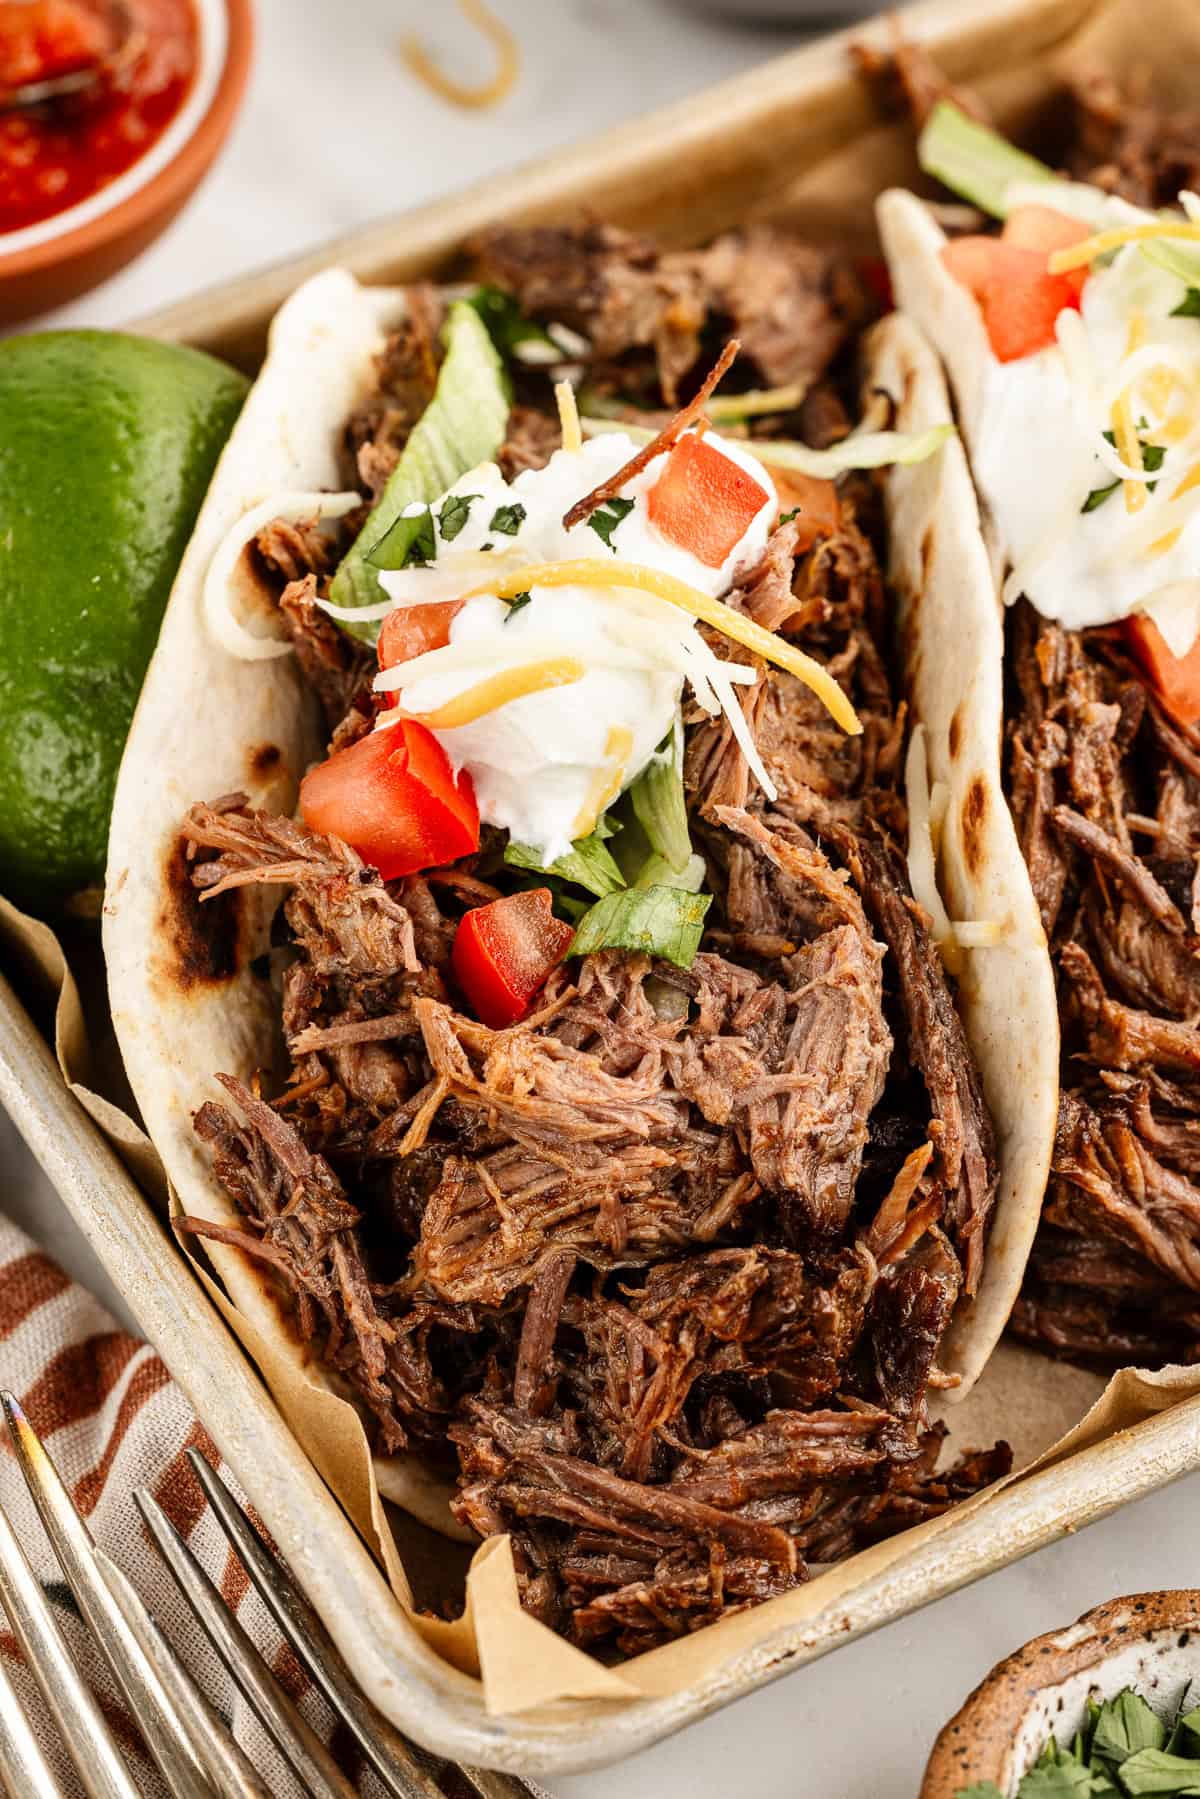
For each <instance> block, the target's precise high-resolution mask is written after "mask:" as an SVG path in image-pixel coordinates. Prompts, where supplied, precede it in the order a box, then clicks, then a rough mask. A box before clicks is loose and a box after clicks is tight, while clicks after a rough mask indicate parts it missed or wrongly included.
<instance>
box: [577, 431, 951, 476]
mask: <svg viewBox="0 0 1200 1799" xmlns="http://www.w3.org/2000/svg"><path fill="white" fill-rule="evenodd" d="M580 423H581V425H582V426H583V434H584V436H585V437H602V436H604V435H605V434H606V433H607V432H612V431H623V432H624V433H625V435H626V436H627V437H628V438H629V439H630V440H631V441H632V442H633V443H635V444H648V443H650V442H651V440H652V439H653V438H654V436H655V435H656V434H655V433H654V432H653V431H650V430H648V429H647V428H646V426H644V425H628V424H624V423H621V422H620V421H618V420H615V419H604V418H596V417H594V416H590V415H589V416H588V417H586V418H583V419H581V420H580ZM956 434H957V433H956V427H955V426H954V425H949V424H946V425H933V426H931V428H930V429H929V430H928V431H852V432H851V433H850V435H849V437H843V438H842V440H841V442H840V443H836V444H832V445H831V446H830V448H829V449H827V450H814V449H812V448H810V446H809V445H808V444H802V443H792V442H790V441H789V440H788V439H787V438H780V437H755V438H752V439H751V440H750V441H749V442H748V443H747V445H746V448H747V449H748V450H749V451H750V452H751V454H752V455H754V456H757V458H758V460H759V461H760V462H761V463H762V464H763V467H764V468H769V469H770V468H782V469H795V470H796V471H797V472H798V473H799V474H802V475H815V476H816V477H817V478H818V480H825V481H828V480H832V479H833V477H834V476H835V475H844V474H845V473H846V471H847V470H848V469H853V468H886V467H888V466H889V465H891V464H894V463H910V462H924V461H925V458H926V457H927V456H932V455H933V454H934V453H935V451H937V450H940V449H941V447H942V445H943V444H944V443H945V441H946V439H947V438H948V437H954V436H955V435H956Z"/></svg>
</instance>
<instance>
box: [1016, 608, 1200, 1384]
mask: <svg viewBox="0 0 1200 1799" xmlns="http://www.w3.org/2000/svg"><path fill="white" fill-rule="evenodd" d="M1009 663H1010V688H1011V696H1010V720H1011V722H1010V726H1009V754H1010V768H1011V772H1012V783H1011V793H1012V804H1013V811H1014V815H1015V817H1016V821H1017V828H1018V832H1019V834H1020V837H1021V842H1022V845H1023V847H1024V849H1025V852H1026V855H1027V857H1028V859H1029V862H1030V869H1031V872H1032V873H1033V875H1034V885H1035V889H1036V891H1037V894H1038V899H1039V903H1040V904H1041V907H1042V917H1043V921H1044V923H1045V925H1046V929H1047V933H1048V935H1049V938H1050V946H1051V953H1052V955H1053V957H1054V962H1055V968H1056V971H1057V976H1058V991H1059V1010H1060V1015H1061V1019H1062V1030H1063V1062H1062V1078H1063V1092H1062V1099H1061V1102H1060V1108H1059V1123H1058V1134H1057V1139H1056V1142H1055V1148H1054V1158H1053V1165H1052V1171H1051V1179H1050V1188H1049V1192H1048V1195H1047V1201H1046V1207H1045V1212H1044V1216H1043V1223H1042V1227H1041V1230H1040V1231H1039V1234H1038V1238H1037V1242H1036V1244H1035V1247H1034V1252H1033V1256H1032V1258H1031V1261H1030V1266H1029V1270H1028V1273H1027V1276H1026V1281H1025V1287H1024V1292H1023V1294H1022V1298H1021V1303H1020V1305H1019V1306H1018V1308H1017V1311H1016V1314H1015V1316H1014V1320H1013V1328H1014V1330H1015V1331H1016V1333H1017V1334H1018V1335H1019V1336H1021V1337H1023V1338H1025V1339H1026V1340H1028V1341H1031V1342H1036V1343H1038V1344H1040V1345H1042V1346H1044V1347H1046V1348H1048V1349H1049V1350H1051V1351H1052V1352H1054V1353H1055V1354H1059V1355H1064V1356H1069V1357H1072V1358H1073V1359H1075V1360H1080V1361H1083V1362H1086V1363H1088V1364H1090V1365H1099V1366H1106V1367H1108V1366H1115V1365H1118V1364H1120V1363H1121V1362H1124V1361H1128V1360H1129V1359H1130V1358H1131V1357H1134V1356H1136V1359H1137V1360H1139V1361H1141V1362H1144V1363H1148V1364H1150V1365H1156V1364H1159V1363H1162V1362H1164V1361H1176V1360H1185V1361H1191V1360H1195V1359H1196V1357H1197V1355H1198V1354H1200V1335H1198V1334H1197V1325H1198V1324H1200V1308H1198V1303H1197V1298H1196V1295H1197V1293H1200V1185H1197V1184H1196V1177H1197V1175H1200V1156H1198V1154H1197V1145H1198V1144H1200V936H1198V935H1197V934H1196V930H1195V923H1194V920H1193V916H1192V889H1193V882H1194V877H1195V869H1196V866H1197V863H1196V857H1197V853H1198V852H1200V775H1198V771H1200V764H1197V763H1196V749H1197V747H1198V745H1197V743H1196V742H1195V741H1194V739H1195V736H1196V734H1195V732H1194V731H1193V730H1192V729H1191V728H1190V727H1183V726H1174V725H1172V724H1170V723H1168V721H1166V720H1165V719H1164V718H1163V717H1162V715H1161V714H1160V713H1159V712H1158V710H1157V702H1156V701H1155V700H1154V699H1153V698H1152V697H1151V696H1149V695H1148V693H1147V691H1146V689H1145V687H1144V686H1143V684H1142V681H1141V677H1140V675H1139V673H1138V671H1137V670H1136V669H1135V668H1134V666H1133V665H1132V664H1131V663H1129V662H1128V661H1127V660H1126V659H1125V657H1124V656H1123V655H1122V653H1121V652H1120V650H1119V649H1118V648H1117V646H1116V644H1115V643H1114V642H1113V640H1112V639H1111V638H1110V637H1109V636H1107V635H1106V634H1104V633H1103V632H1083V633H1077V632H1069V631H1065V630H1064V629H1063V628H1062V627H1061V626H1059V625H1057V624H1053V623H1051V622H1048V621H1044V620H1039V619H1038V617H1037V615H1036V613H1034V611H1033V609H1032V608H1031V607H1030V606H1029V605H1028V604H1027V603H1025V602H1022V603H1021V605H1020V606H1019V607H1018V608H1017V609H1016V612H1015V616H1014V618H1013V620H1012V623H1011V626H1010V653H1009ZM1105 1313H1108V1314H1110V1318H1111V1328H1110V1327H1109V1325H1107V1324H1106V1322H1105Z"/></svg>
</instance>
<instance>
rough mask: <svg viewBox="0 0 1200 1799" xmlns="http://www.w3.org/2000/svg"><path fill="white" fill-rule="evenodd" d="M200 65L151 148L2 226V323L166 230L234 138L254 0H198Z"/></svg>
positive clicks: (66, 295)
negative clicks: (113, 173)
mask: <svg viewBox="0 0 1200 1799" xmlns="http://www.w3.org/2000/svg"><path fill="white" fill-rule="evenodd" d="M193 3H194V6H195V11H196V23H197V27H198V39H199V42H198V56H197V63H196V72H195V75H194V77H193V79H192V83H191V86H190V88H189V90H188V93H187V97H186V99H185V100H184V102H183V104H182V106H181V107H180V109H179V111H178V113H177V114H176V115H175V117H174V118H172V120H171V121H170V123H169V125H168V126H167V128H166V130H165V131H163V133H162V135H161V136H160V137H158V138H156V139H155V140H154V142H153V143H152V144H151V146H150V148H149V149H148V150H147V151H146V153H145V155H144V156H141V157H139V158H138V160H137V161H136V162H135V163H133V165H132V166H131V167H130V168H128V169H126V170H125V172H124V173H123V174H120V175H118V176H117V178H116V179H115V180H113V181H111V182H110V183H109V184H108V185H107V186H106V187H102V188H100V189H99V191H98V192H96V193H94V194H92V195H91V196H90V197H89V198H87V199H85V200H81V201H80V202H79V203H78V204H77V205H74V206H70V207H67V208H66V209H65V210H64V211H62V212H58V213H55V214H54V215H53V216H52V217H50V218H47V219H42V220H41V221H39V222H38V223H37V224H32V225H27V226H25V227H24V228H22V229H19V230H15V231H7V232H3V233H0V324H14V323H16V322H17V321H18V320H19V319H23V318H27V317H29V315H30V314H31V313H34V312H42V311H45V310H47V309H48V308H50V307H52V306H59V305H62V304H63V303H64V302H65V301H67V300H71V299H74V298H76V297H77V296H78V295H79V294H82V293H86V292H87V290H88V289H89V288H91V287H94V286H95V285H96V284H97V282H99V281H104V280H106V279H107V278H108V276H110V275H113V274H115V273H116V271H117V270H118V269H120V268H122V267H124V265H125V264H126V263H127V262H130V261H131V260H132V259H133V257H135V256H137V255H138V254H139V252H140V251H142V250H144V249H145V248H146V247H147V245H148V244H150V243H152V242H153V240H154V239H155V238H156V237H157V236H158V234H159V232H160V231H162V230H163V229H164V227H165V226H166V225H167V224H169V222H170V221H171V219H173V218H174V216H175V214H176V213H177V212H178V211H179V209H180V207H181V206H182V205H183V204H184V202H185V201H186V200H187V199H189V198H190V196H191V194H192V193H193V192H194V190H195V189H196V187H197V186H198V185H199V183H200V180H201V178H202V177H203V176H204V174H205V173H206V172H207V170H208V168H209V166H210V164H211V163H212V161H213V159H214V157H215V156H216V154H217V152H218V151H219V150H220V148H221V146H222V145H223V143H224V142H225V139H226V137H227V136H228V135H229V131H230V128H231V127H232V124H233V120H234V117H235V115H236V112H237V108H238V103H239V101H240V99H241V96H242V92H243V89H244V87H245V85H246V76H247V73H248V70H249V67H250V52H251V44H252V39H253V27H252V20H251V0H193Z"/></svg>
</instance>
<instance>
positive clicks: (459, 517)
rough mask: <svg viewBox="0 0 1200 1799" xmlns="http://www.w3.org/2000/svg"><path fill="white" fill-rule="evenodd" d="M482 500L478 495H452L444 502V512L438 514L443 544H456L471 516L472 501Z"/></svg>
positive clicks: (480, 495) (481, 496)
mask: <svg viewBox="0 0 1200 1799" xmlns="http://www.w3.org/2000/svg"><path fill="white" fill-rule="evenodd" d="M482 498H483V495H482V494H478V493H452V494H451V495H450V496H449V498H448V499H447V500H444V501H443V503H442V510H441V511H440V512H439V513H438V530H439V531H440V532H441V534H442V542H443V543H453V542H454V539H455V538H456V537H457V536H458V534H459V532H460V531H461V530H462V528H463V526H464V525H465V524H466V522H467V520H468V519H469V518H470V516H471V503H472V501H474V500H481V499H482Z"/></svg>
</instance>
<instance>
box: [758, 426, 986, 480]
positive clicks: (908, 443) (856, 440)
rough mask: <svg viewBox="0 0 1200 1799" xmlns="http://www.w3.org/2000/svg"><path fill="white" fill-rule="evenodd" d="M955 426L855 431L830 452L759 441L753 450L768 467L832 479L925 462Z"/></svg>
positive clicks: (790, 444) (798, 445) (951, 433)
mask: <svg viewBox="0 0 1200 1799" xmlns="http://www.w3.org/2000/svg"><path fill="white" fill-rule="evenodd" d="M956 435H957V431H956V427H955V426H954V425H950V424H946V425H932V426H931V427H930V428H929V430H928V431H852V432H851V433H850V435H849V437H843V438H842V440H841V442H840V443H835V444H831V445H830V447H829V448H828V449H827V450H811V449H809V447H808V445H807V444H798V443H785V442H779V441H773V442H762V443H760V442H759V441H758V439H755V441H754V443H753V444H752V445H751V448H752V449H753V451H754V454H755V455H756V456H757V457H758V459H759V461H760V462H762V463H764V464H765V465H766V467H767V468H784V469H788V468H790V469H796V470H797V471H798V472H799V473H800V474H802V475H816V476H817V477H818V479H820V480H825V481H828V480H832V478H833V477H834V476H835V475H844V474H845V473H846V471H847V470H848V469H852V468H888V467H890V466H892V465H893V464H897V463H901V464H907V463H910V462H924V461H925V459H926V457H928V456H932V455H934V454H935V452H936V451H938V450H940V449H941V447H942V445H943V444H944V443H945V442H946V439H947V438H949V437H954V436H956Z"/></svg>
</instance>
